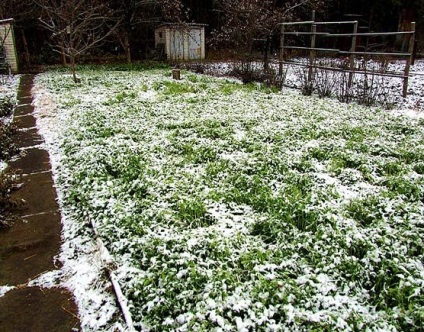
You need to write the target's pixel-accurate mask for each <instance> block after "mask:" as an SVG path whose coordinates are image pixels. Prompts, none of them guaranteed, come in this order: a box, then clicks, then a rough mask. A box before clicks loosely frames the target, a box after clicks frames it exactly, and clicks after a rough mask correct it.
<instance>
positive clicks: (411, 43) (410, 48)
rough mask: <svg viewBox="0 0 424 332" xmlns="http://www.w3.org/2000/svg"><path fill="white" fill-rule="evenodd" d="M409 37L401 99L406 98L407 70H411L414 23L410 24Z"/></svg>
mask: <svg viewBox="0 0 424 332" xmlns="http://www.w3.org/2000/svg"><path fill="white" fill-rule="evenodd" d="M411 31H412V33H411V35H410V37H409V45H408V46H409V47H408V53H409V56H408V59H407V60H406V66H405V77H404V78H403V98H406V95H407V94H408V80H409V70H410V68H411V63H412V57H413V53H414V43H415V22H411Z"/></svg>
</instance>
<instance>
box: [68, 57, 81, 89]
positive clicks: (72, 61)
mask: <svg viewBox="0 0 424 332" xmlns="http://www.w3.org/2000/svg"><path fill="white" fill-rule="evenodd" d="M70 61H71V73H72V78H73V79H74V82H75V83H81V80H80V79H79V78H78V77H77V68H76V62H75V54H71V55H70Z"/></svg>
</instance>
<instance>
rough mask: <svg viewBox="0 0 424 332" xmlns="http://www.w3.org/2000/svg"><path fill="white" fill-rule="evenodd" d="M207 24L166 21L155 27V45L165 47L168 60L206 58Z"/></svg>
mask: <svg viewBox="0 0 424 332" xmlns="http://www.w3.org/2000/svg"><path fill="white" fill-rule="evenodd" d="M205 26H206V24H196V23H190V24H172V23H166V24H162V25H160V26H158V27H157V28H156V29H155V47H156V48H157V49H158V48H160V47H162V48H163V50H164V52H165V54H166V57H167V59H168V60H201V59H204V58H205Z"/></svg>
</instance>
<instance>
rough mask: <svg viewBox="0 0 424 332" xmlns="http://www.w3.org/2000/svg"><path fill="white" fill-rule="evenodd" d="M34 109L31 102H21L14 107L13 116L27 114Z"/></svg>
mask: <svg viewBox="0 0 424 332" xmlns="http://www.w3.org/2000/svg"><path fill="white" fill-rule="evenodd" d="M33 111H34V106H32V105H31V104H21V105H18V106H17V107H16V110H15V117H16V116H21V115H29V114H31V113H32V112H33Z"/></svg>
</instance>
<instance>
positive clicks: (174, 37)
mask: <svg viewBox="0 0 424 332" xmlns="http://www.w3.org/2000/svg"><path fill="white" fill-rule="evenodd" d="M183 58H184V34H183V32H182V31H179V30H171V59H174V60H176V59H183Z"/></svg>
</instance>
